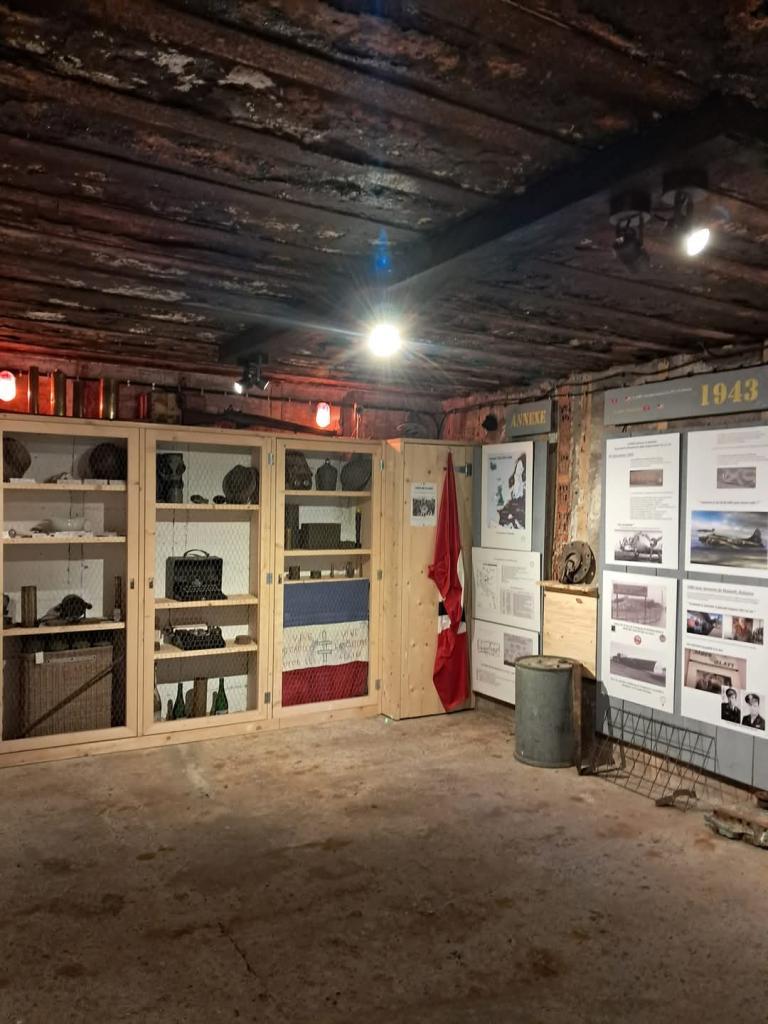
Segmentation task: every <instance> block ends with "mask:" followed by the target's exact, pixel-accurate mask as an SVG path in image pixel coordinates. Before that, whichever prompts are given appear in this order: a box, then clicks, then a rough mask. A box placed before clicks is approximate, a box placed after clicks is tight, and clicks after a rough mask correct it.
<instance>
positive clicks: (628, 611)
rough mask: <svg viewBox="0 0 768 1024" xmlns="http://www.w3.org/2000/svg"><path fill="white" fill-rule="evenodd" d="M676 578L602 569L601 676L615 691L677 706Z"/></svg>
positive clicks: (663, 706)
mask: <svg viewBox="0 0 768 1024" xmlns="http://www.w3.org/2000/svg"><path fill="white" fill-rule="evenodd" d="M676 626H677V580H674V579H669V578H668V577H663V576H645V575H640V574H639V573H624V572H604V573H603V587H602V651H601V669H602V680H603V683H604V685H605V688H606V690H607V692H608V694H609V696H611V697H617V698H619V699H620V700H629V701H632V702H633V703H635V704H643V705H644V706H646V707H649V708H657V709H659V710H663V711H673V710H674V704H675V697H674V694H675V630H676Z"/></svg>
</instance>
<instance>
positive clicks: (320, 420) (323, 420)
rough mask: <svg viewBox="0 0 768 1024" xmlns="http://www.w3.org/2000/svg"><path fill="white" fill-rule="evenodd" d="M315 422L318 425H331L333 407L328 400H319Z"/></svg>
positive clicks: (323, 426)
mask: <svg viewBox="0 0 768 1024" xmlns="http://www.w3.org/2000/svg"><path fill="white" fill-rule="evenodd" d="M315 423H316V424H317V425H318V427H322V428H323V429H325V427H329V426H330V425H331V407H330V405H328V403H327V402H318V403H317V410H316V412H315Z"/></svg>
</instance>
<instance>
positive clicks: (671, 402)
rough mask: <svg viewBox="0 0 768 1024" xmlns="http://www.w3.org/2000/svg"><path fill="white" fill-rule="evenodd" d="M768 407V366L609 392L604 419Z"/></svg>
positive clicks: (643, 419)
mask: <svg viewBox="0 0 768 1024" xmlns="http://www.w3.org/2000/svg"><path fill="white" fill-rule="evenodd" d="M763 409H768V366H751V367H750V368H749V369H747V370H728V371H727V372H725V373H707V374H700V375H699V376H697V377H678V378H677V379H676V380H663V381H659V382H658V383H657V384H642V385H640V386H639V387H634V388H613V389H612V390H610V391H606V392H605V413H604V415H603V422H604V423H605V424H606V425H608V426H621V425H622V424H624V423H655V422H656V421H657V420H679V419H687V418H688V417H694V416H716V415H718V414H720V413H726V412H731V413H732V412H754V411H760V410H763Z"/></svg>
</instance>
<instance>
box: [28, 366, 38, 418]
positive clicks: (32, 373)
mask: <svg viewBox="0 0 768 1024" xmlns="http://www.w3.org/2000/svg"><path fill="white" fill-rule="evenodd" d="M39 411H40V371H39V369H38V368H37V367H36V366H30V368H29V370H28V372H27V412H28V413H29V414H30V415H31V416H37V414H38V413H39Z"/></svg>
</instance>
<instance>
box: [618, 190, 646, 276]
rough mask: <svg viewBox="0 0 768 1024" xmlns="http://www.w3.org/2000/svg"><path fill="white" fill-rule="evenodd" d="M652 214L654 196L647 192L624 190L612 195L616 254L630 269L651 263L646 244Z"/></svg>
mask: <svg viewBox="0 0 768 1024" xmlns="http://www.w3.org/2000/svg"><path fill="white" fill-rule="evenodd" d="M650 218H651V197H650V195H649V194H648V193H647V192H642V191H635V192H623V193H620V194H619V195H616V196H613V197H612V199H611V213H610V217H609V220H610V222H611V224H613V225H614V226H615V228H616V238H615V240H614V243H613V254H614V256H615V257H616V258H617V259H618V260H621V262H622V263H623V264H624V266H625V267H627V269H628V270H635V271H636V270H639V269H640V267H641V266H647V264H648V254H647V252H646V251H645V249H644V248H643V232H644V229H645V224H646V222H647V221H649V220H650Z"/></svg>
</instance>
